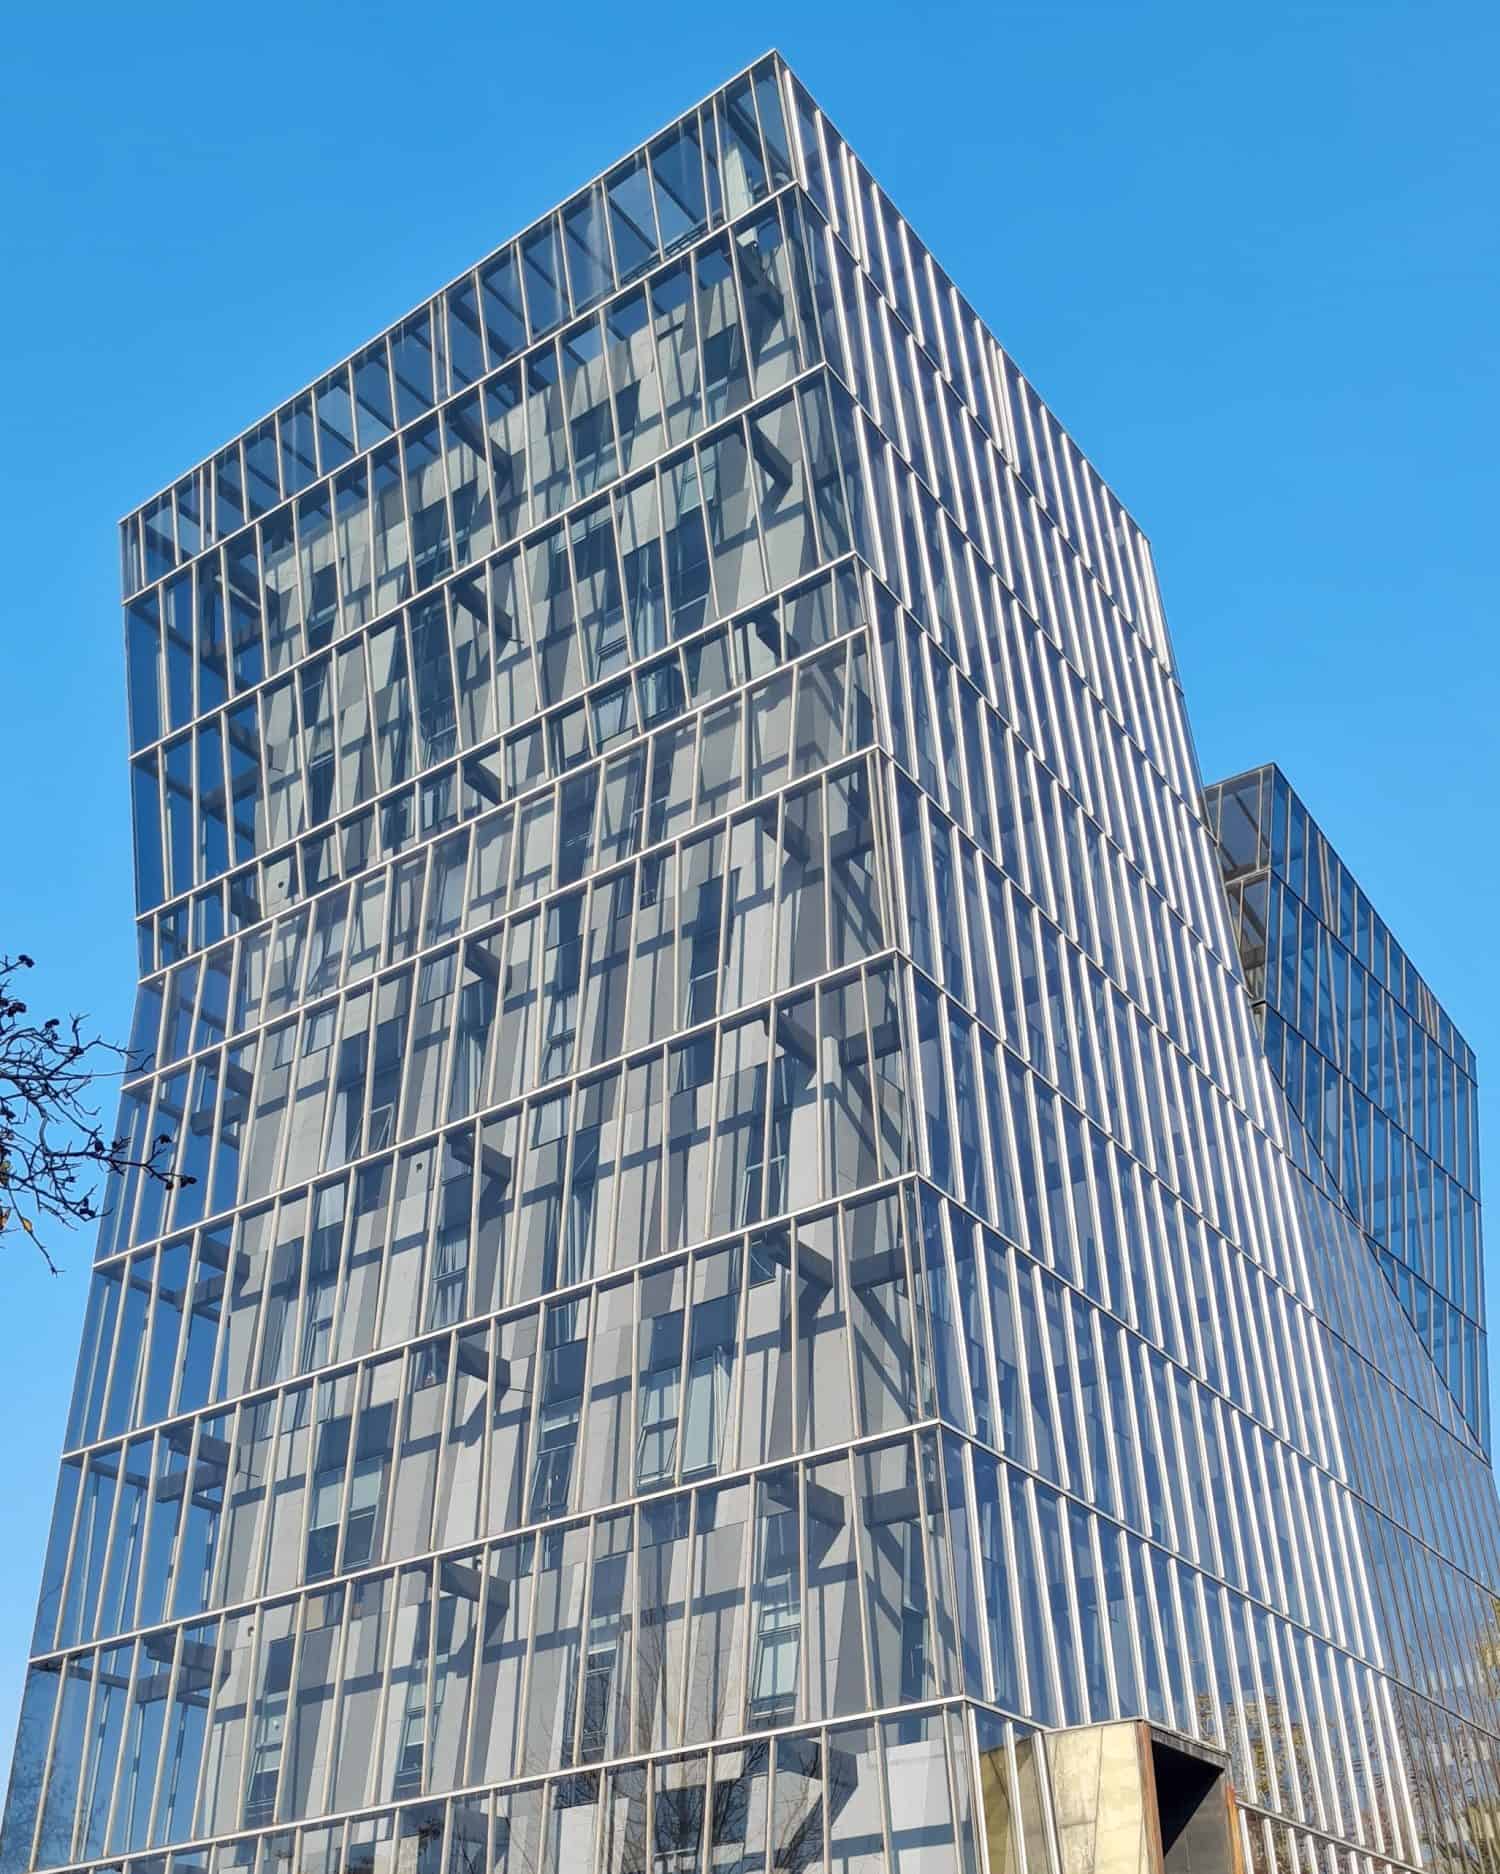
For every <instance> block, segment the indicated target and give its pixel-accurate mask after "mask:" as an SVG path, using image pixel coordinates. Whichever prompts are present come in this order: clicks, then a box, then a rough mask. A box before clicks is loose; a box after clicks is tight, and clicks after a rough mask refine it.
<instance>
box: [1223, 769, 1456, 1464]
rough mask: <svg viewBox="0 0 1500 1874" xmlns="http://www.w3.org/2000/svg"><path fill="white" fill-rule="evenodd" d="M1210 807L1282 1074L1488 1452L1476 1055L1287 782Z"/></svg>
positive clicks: (1274, 1061) (1232, 911)
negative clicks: (1480, 1239)
mask: <svg viewBox="0 0 1500 1874" xmlns="http://www.w3.org/2000/svg"><path fill="white" fill-rule="evenodd" d="M1204 806H1205V811H1206V813H1207V815H1208V819H1209V823H1210V825H1211V826H1212V827H1213V829H1214V830H1215V832H1216V833H1217V835H1218V839H1219V851H1220V857H1221V861H1222V864H1223V869H1224V883H1225V889H1226V891H1227V893H1228V896H1229V916H1230V922H1231V924H1232V926H1233V927H1234V929H1235V932H1236V934H1237V936H1238V940H1239V946H1240V956H1241V960H1242V962H1243V964H1244V968H1245V983H1246V987H1247V988H1248V990H1249V992H1250V997H1251V1001H1252V1003H1253V1004H1254V1008H1255V1016H1256V1022H1257V1025H1258V1027H1259V1028H1260V1031H1261V1037H1262V1040H1263V1042H1264V1045H1265V1049H1266V1053H1267V1055H1268V1056H1269V1058H1270V1061H1271V1065H1272V1067H1273V1068H1274V1069H1275V1071H1276V1075H1277V1078H1278V1079H1279V1080H1280V1081H1281V1083H1282V1085H1283V1087H1284V1088H1285V1090H1286V1094H1287V1097H1288V1099H1289V1100H1290V1102H1291V1105H1292V1110H1293V1111H1294V1112H1295V1113H1296V1114H1297V1116H1298V1117H1299V1118H1300V1119H1301V1121H1302V1122H1303V1125H1304V1127H1305V1128H1306V1131H1307V1135H1308V1140H1309V1143H1310V1145H1311V1146H1312V1148H1313V1150H1314V1151H1315V1152H1316V1153H1317V1155H1318V1157H1319V1158H1320V1159H1321V1161H1322V1165H1323V1168H1324V1170H1325V1172H1326V1173H1327V1175H1328V1178H1329V1180H1330V1181H1331V1184H1332V1186H1333V1188H1334V1189H1335V1190H1336V1191H1337V1192H1338V1194H1339V1195H1340V1196H1341V1197H1342V1198H1343V1200H1344V1202H1345V1203H1346V1205H1347V1206H1348V1207H1349V1209H1351V1210H1352V1211H1353V1212H1354V1214H1355V1216H1356V1217H1358V1219H1359V1220H1360V1223H1361V1225H1362V1226H1363V1228H1364V1231H1365V1234H1366V1236H1367V1237H1368V1238H1369V1241H1370V1247H1371V1248H1372V1250H1374V1252H1375V1254H1376V1256H1377V1258H1378V1260H1379V1261H1380V1264H1381V1266H1382V1267H1383V1268H1384V1269H1385V1271H1386V1274H1387V1276H1388V1277H1389V1278H1390V1282H1391V1286H1392V1287H1393V1288H1394V1289H1395V1290H1396V1292H1397V1294H1398V1295H1399V1296H1400V1297H1401V1305H1402V1307H1403V1308H1404V1309H1405V1310H1406V1313H1407V1315H1408V1316H1409V1317H1410V1319H1411V1322H1412V1324H1413V1326H1414V1327H1415V1328H1416V1329H1417V1332H1418V1333H1419V1335H1420V1336H1421V1339H1422V1344H1423V1346H1424V1347H1426V1349H1427V1351H1428V1353H1429V1354H1430V1355H1431V1357H1432V1362H1433V1365H1434V1366H1435V1367H1436V1369H1437V1372H1438V1376H1439V1377H1440V1378H1441V1379H1442V1380H1443V1381H1444V1383H1445V1384H1446V1385H1447V1388H1448V1390H1449V1392H1450V1393H1451V1394H1452V1395H1453V1398H1454V1401H1455V1402H1456V1403H1457V1404H1458V1406H1459V1409H1460V1410H1461V1411H1462V1413H1463V1415H1464V1417H1465V1419H1466V1420H1467V1421H1468V1423H1469V1425H1470V1426H1471V1427H1472V1429H1473V1430H1474V1432H1475V1433H1476V1435H1477V1436H1478V1437H1479V1438H1480V1439H1481V1441H1482V1442H1483V1443H1484V1444H1485V1446H1486V1448H1488V1444H1489V1418H1488V1412H1489V1389H1488V1386H1487V1384H1486V1380H1485V1363H1486V1349H1485V1331H1484V1271H1483V1265H1482V1261H1481V1256H1480V1244H1479V1195H1478V1193H1479V1141H1478V1103H1477V1097H1476V1091H1475V1084H1474V1052H1473V1049H1472V1048H1470V1047H1469V1045H1468V1043H1467V1042H1466V1041H1465V1040H1464V1038H1463V1036H1462V1035H1461V1034H1459V1032H1458V1030H1457V1029H1456V1028H1455V1027H1454V1025H1453V1023H1452V1021H1451V1020H1450V1019H1449V1018H1448V1016H1447V1015H1446V1014H1445V1013H1444V1012H1443V1010H1442V1008H1441V1007H1440V1006H1439V1004H1438V1002H1437V999H1436V997H1435V996H1434V995H1433V993H1432V991H1431V990H1430V989H1429V988H1428V987H1427V985H1426V983H1424V982H1423V981H1422V978H1421V977H1420V976H1419V975H1418V974H1417V971H1416V968H1415V966H1414V965H1413V964H1412V962H1411V959H1410V958H1409V957H1408V956H1407V955H1406V953H1405V951H1403V950H1402V948H1401V947H1400V945H1399V944H1398V943H1397V942H1396V940H1395V938H1394V937H1393V936H1392V935H1391V933H1390V931H1389V930H1388V929H1387V928H1386V926H1385V923H1384V922H1383V920H1382V919H1381V917H1380V916H1379V914H1378V913H1377V912H1376V911H1375V910H1374V909H1373V907H1372V906H1371V905H1370V902H1369V900H1368V899H1367V898H1366V896H1365V894H1364V893H1363V892H1362V891H1361V890H1360V888H1359V885H1358V883H1357V882H1356V880H1355V879H1354V878H1353V877H1352V875H1351V874H1350V872H1349V869H1348V867H1347V866H1345V865H1344V864H1343V862H1342V861H1341V860H1340V858H1339V856H1338V854H1337V853H1336V852H1334V850H1333V848H1332V847H1331V846H1330V845H1329V843H1328V841H1327V839H1326V838H1325V837H1324V835H1323V833H1322V831H1321V829H1320V828H1319V827H1318V826H1317V824H1316V823H1315V822H1314V821H1313V820H1312V819H1311V818H1310V817H1309V815H1308V812H1307V809H1306V808H1305V807H1304V806H1303V804H1302V802H1301V801H1300V800H1299V799H1298V798H1297V796H1296V794H1295V793H1294V792H1293V791H1292V789H1291V788H1290V787H1289V786H1288V784H1287V780H1286V777H1285V776H1284V775H1283V774H1282V773H1281V771H1280V770H1279V769H1278V768H1275V767H1265V768H1256V769H1253V770H1252V771H1251V772H1250V773H1248V774H1241V775H1236V776H1235V777H1234V779H1233V780H1229V781H1220V782H1215V783H1214V784H1213V785H1212V786H1211V787H1208V788H1205V789H1204Z"/></svg>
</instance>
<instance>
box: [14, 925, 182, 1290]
mask: <svg viewBox="0 0 1500 1874" xmlns="http://www.w3.org/2000/svg"><path fill="white" fill-rule="evenodd" d="M34 967H35V965H34V963H33V961H32V959H31V958H30V957H29V956H27V955H26V954H25V953H24V952H21V953H19V954H17V955H16V956H13V957H11V956H0V1242H5V1241H6V1240H8V1239H10V1238H12V1237H16V1236H24V1237H26V1238H27V1239H28V1240H29V1241H30V1242H31V1243H33V1244H34V1245H35V1246H36V1248H37V1249H38V1250H39V1251H40V1253H41V1256H42V1259H43V1261H44V1262H45V1263H46V1264H47V1267H48V1268H49V1269H50V1270H51V1271H52V1273H53V1274H54V1275H55V1274H56V1273H57V1264H56V1263H55V1262H54V1261H53V1259H52V1256H51V1254H50V1252H49V1251H48V1249H47V1247H46V1245H45V1243H44V1242H43V1241H42V1236H41V1232H42V1230H43V1229H45V1227H46V1225H47V1224H48V1223H49V1222H50V1223H60V1224H64V1225H71V1224H77V1223H91V1222H93V1221H94V1220H95V1219H96V1218H97V1217H98V1216H99V1215H100V1210H99V1205H98V1192H99V1187H100V1184H101V1183H102V1181H103V1180H104V1179H106V1178H107V1177H108V1176H109V1175H110V1174H111V1173H112V1172H114V1173H123V1172H126V1171H132V1170H134V1171H139V1172H143V1173H144V1174H145V1175H146V1176H147V1177H149V1178H154V1179H155V1180H156V1181H157V1182H158V1183H160V1184H164V1185H165V1186H166V1187H167V1189H168V1190H176V1189H177V1188H178V1187H179V1186H181V1185H184V1184H191V1183H192V1182H193V1180H192V1179H191V1178H189V1177H186V1176H184V1175H183V1174H181V1173H179V1172H174V1171H172V1170H170V1169H169V1166H170V1159H171V1144H172V1140H171V1135H170V1134H168V1133H163V1134H161V1135H160V1136H159V1137H158V1138H155V1139H152V1140H151V1141H150V1142H149V1144H148V1145H147V1146H146V1148H145V1149H144V1151H142V1150H141V1149H140V1148H139V1147H138V1146H137V1147H135V1148H134V1149H133V1148H132V1144H131V1141H130V1140H129V1139H128V1138H125V1137H109V1136H107V1135H106V1134H105V1133H104V1131H103V1130H102V1129H101V1127H100V1125H99V1114H98V1109H97V1108H96V1107H95V1106H94V1105H92V1104H91V1100H92V1097H93V1094H94V1090H95V1088H96V1087H97V1086H98V1085H99V1083H100V1082H101V1081H104V1080H108V1079H111V1078H114V1077H115V1076H117V1075H119V1074H123V1073H128V1072H129V1071H130V1070H131V1069H132V1068H133V1067H138V1066H140V1065H143V1064H144V1063H138V1062H134V1061H132V1060H131V1058H130V1055H129V1053H128V1051H127V1050H126V1049H124V1048H121V1047H116V1046H115V1045H114V1043H113V1042H109V1041H104V1040H101V1039H100V1038H99V1037H98V1036H97V1035H90V1034H88V1033H86V1032H85V1028H84V1021H85V1018H84V1017H83V1016H81V1015H70V1016H69V1017H68V1019H67V1020H66V1021H65V1022H64V1021H60V1020H59V1019H58V1018H57V1017H56V1016H53V1017H51V1018H50V1019H48V1020H47V1021H36V1020H34V1019H33V1018H32V1016H31V1014H30V1011H29V1009H28V1008H27V1005H26V1003H25V1001H24V1000H23V999H22V998H21V997H20V996H19V995H18V994H17V993H16V985H17V982H18V979H19V977H20V975H21V972H22V971H23V970H29V969H33V968H34Z"/></svg>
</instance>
